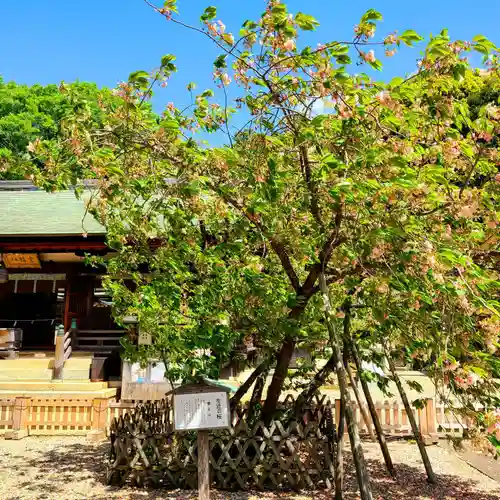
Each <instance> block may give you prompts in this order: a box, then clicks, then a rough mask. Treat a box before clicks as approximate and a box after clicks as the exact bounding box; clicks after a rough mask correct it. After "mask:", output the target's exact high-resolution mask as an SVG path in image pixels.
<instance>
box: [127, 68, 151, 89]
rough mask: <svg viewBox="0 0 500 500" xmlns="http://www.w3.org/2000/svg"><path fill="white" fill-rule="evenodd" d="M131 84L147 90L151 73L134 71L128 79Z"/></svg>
mask: <svg viewBox="0 0 500 500" xmlns="http://www.w3.org/2000/svg"><path fill="white" fill-rule="evenodd" d="M128 81H129V83H131V84H132V85H135V86H136V87H138V88H140V89H145V88H147V87H148V85H149V73H148V72H147V71H142V70H139V71H134V72H133V73H130V75H129V77H128Z"/></svg>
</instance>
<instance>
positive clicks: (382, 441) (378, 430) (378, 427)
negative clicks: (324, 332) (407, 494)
mask: <svg viewBox="0 0 500 500" xmlns="http://www.w3.org/2000/svg"><path fill="white" fill-rule="evenodd" d="M348 342H349V348H350V351H351V354H352V357H353V359H354V363H355V364H356V370H357V372H358V374H359V375H360V376H359V379H360V381H361V387H362V388H363V392H364V394H365V399H366V403H367V404H368V409H369V410H370V415H371V417H372V421H373V425H374V427H375V432H376V434H377V439H378V443H379V445H380V450H381V451H382V455H383V456H384V461H385V466H386V467H387V471H388V472H389V474H390V475H391V476H392V477H396V469H394V464H393V463H392V459H391V454H390V453H389V447H388V446H387V441H386V439H385V434H384V430H383V429H382V425H381V424H380V420H379V418H378V414H377V410H376V408H375V403H374V402H373V398H372V395H371V393H370V386H369V385H368V382H367V381H366V380H365V379H364V378H363V376H362V372H363V368H362V366H361V358H360V357H359V353H358V348H357V347H356V344H355V343H354V340H348Z"/></svg>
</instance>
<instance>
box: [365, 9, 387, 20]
mask: <svg viewBox="0 0 500 500" xmlns="http://www.w3.org/2000/svg"><path fill="white" fill-rule="evenodd" d="M382 19H383V17H382V14H381V13H380V12H378V11H377V10H375V9H368V10H367V11H366V12H365V13H364V14H363V17H362V18H361V22H362V23H366V22H368V21H382Z"/></svg>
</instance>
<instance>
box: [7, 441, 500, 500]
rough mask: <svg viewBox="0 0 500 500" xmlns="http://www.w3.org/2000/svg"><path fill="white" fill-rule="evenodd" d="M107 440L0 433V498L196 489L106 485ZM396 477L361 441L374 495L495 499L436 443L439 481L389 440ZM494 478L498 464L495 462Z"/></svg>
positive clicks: (320, 495) (483, 480) (147, 494)
mask: <svg viewBox="0 0 500 500" xmlns="http://www.w3.org/2000/svg"><path fill="white" fill-rule="evenodd" d="M106 447H107V444H106V443H104V444H92V443H89V442H87V441H86V440H85V439H84V438H77V437H71V438H61V437H30V438H26V439H23V440H20V441H5V440H3V439H0V499H2V500H21V499H22V500H25V499H37V500H39V499H40V500H41V499H50V500H52V499H54V500H67V499H94V500H97V499H99V500H105V499H106V500H108V499H109V500H112V499H123V500H142V499H165V498H177V499H191V498H197V494H196V492H186V491H165V490H158V491H145V490H138V489H132V488H122V489H118V488H114V487H113V488H112V487H107V486H105V485H104V484H103V482H102V480H103V477H104V466H103V458H104V456H105V454H106ZM390 448H391V453H392V457H393V460H394V462H395V464H396V467H397V472H398V479H397V480H396V481H393V480H391V479H390V478H389V477H388V476H387V474H386V473H385V469H384V466H383V463H382V461H381V460H382V459H381V455H380V451H379V450H378V448H377V446H376V445H375V444H373V443H365V444H364V449H365V454H366V459H367V464H368V466H369V469H370V473H371V478H372V488H373V494H374V495H373V496H374V498H379V499H391V500H392V499H409V498H415V499H470V500H493V499H500V482H497V481H495V480H493V479H490V478H489V477H487V476H485V475H483V474H481V473H480V472H479V471H477V470H476V469H474V468H472V467H470V466H469V465H467V464H466V463H465V462H464V461H462V460H461V459H460V458H459V457H458V456H457V455H456V454H455V453H454V452H453V451H449V450H446V449H444V448H441V447H439V446H431V447H429V448H427V450H428V452H429V455H430V458H431V461H432V463H433V466H434V470H435V472H436V473H437V474H438V477H439V481H438V484H437V485H435V486H432V485H429V484H427V483H426V480H425V474H424V470H423V467H422V465H421V463H420V460H419V455H418V449H417V447H416V445H414V444H410V443H408V442H405V441H395V442H391V443H390ZM346 472H347V473H346V486H347V488H346V489H347V492H346V495H345V498H347V499H349V500H351V499H356V498H358V495H357V493H356V491H355V488H354V471H353V470H352V468H351V467H350V466H349V465H347V466H346ZM498 477H499V481H500V465H499V475H498ZM212 498H213V499H214V500H219V499H236V500H239V499H245V500H260V499H265V498H273V499H274V498H287V499H296V500H299V499H300V500H305V499H312V498H314V499H315V500H326V499H330V498H332V493H331V492H326V491H317V492H303V494H301V495H297V494H290V493H289V494H280V495H278V494H272V493H262V492H256V493H226V492H214V493H213V494H212Z"/></svg>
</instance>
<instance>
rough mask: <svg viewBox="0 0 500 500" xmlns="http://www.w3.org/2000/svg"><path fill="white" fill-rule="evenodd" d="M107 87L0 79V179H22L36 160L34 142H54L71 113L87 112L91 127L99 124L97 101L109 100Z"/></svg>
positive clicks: (98, 103) (59, 136)
mask: <svg viewBox="0 0 500 500" xmlns="http://www.w3.org/2000/svg"><path fill="white" fill-rule="evenodd" d="M110 96H111V93H110V91H109V90H107V89H102V90H101V89H99V88H98V87H97V85H95V84H94V83H79V82H76V83H72V84H64V83H62V84H60V85H53V84H52V85H46V86H43V85H32V86H28V85H20V84H17V83H15V82H4V81H3V80H2V79H1V78H0V179H11V180H15V179H23V178H25V176H26V175H27V173H29V172H28V170H29V168H30V167H31V166H33V162H35V164H36V167H37V169H43V164H41V163H40V162H39V161H38V162H37V160H36V159H35V158H34V156H33V154H32V153H33V150H34V147H35V144H36V143H37V141H42V140H43V141H46V143H47V144H49V143H56V142H58V141H61V140H63V136H62V135H61V133H62V130H63V128H64V127H65V120H66V119H67V118H68V116H70V115H74V114H79V115H81V114H82V113H83V112H84V111H85V112H86V113H88V115H89V119H90V123H91V126H92V127H93V128H94V129H98V128H100V127H101V126H102V116H101V115H102V110H101V108H100V103H102V101H104V100H106V99H109V98H110Z"/></svg>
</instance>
